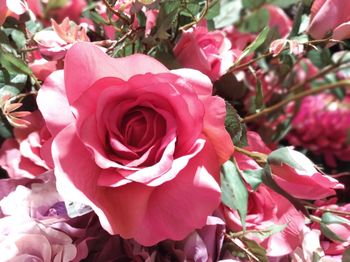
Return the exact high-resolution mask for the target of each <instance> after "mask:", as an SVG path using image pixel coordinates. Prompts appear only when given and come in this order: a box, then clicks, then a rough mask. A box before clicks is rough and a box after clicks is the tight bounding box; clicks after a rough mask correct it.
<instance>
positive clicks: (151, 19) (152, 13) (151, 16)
mask: <svg viewBox="0 0 350 262" xmlns="http://www.w3.org/2000/svg"><path fill="white" fill-rule="evenodd" d="M158 13H159V10H157V9H151V10H147V11H146V12H145V15H146V19H147V20H146V28H145V34H146V35H149V34H150V33H151V30H152V28H153V27H154V26H155V25H156V20H157V16H158Z"/></svg>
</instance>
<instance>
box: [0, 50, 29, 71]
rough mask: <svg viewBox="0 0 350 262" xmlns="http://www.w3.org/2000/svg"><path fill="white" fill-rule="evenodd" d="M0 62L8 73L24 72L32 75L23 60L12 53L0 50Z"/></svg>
mask: <svg viewBox="0 0 350 262" xmlns="http://www.w3.org/2000/svg"><path fill="white" fill-rule="evenodd" d="M0 63H1V64H2V66H3V67H5V68H6V69H7V70H8V71H9V72H10V73H24V74H26V75H32V70H31V69H30V68H29V67H28V65H27V64H26V63H24V62H23V60H21V59H19V58H17V57H15V56H14V55H13V54H10V53H4V52H2V51H0Z"/></svg>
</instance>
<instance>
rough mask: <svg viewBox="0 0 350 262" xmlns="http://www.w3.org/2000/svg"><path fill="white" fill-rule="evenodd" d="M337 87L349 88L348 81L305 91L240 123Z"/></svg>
mask: <svg viewBox="0 0 350 262" xmlns="http://www.w3.org/2000/svg"><path fill="white" fill-rule="evenodd" d="M339 87H347V88H349V87H350V80H342V81H339V82H336V83H332V84H326V85H322V86H320V87H319V88H315V89H310V90H306V91H304V92H301V93H298V94H296V95H294V96H292V97H289V98H287V99H284V100H282V101H280V102H279V103H277V104H275V105H273V106H270V107H266V108H265V109H263V110H261V111H260V112H258V113H255V114H253V115H250V116H246V117H245V118H243V119H242V120H241V122H250V121H252V120H255V119H257V118H259V117H261V116H263V115H266V114H269V113H271V112H274V111H276V110H278V109H280V108H282V107H283V106H285V105H287V104H288V103H290V102H292V101H297V100H299V99H301V98H303V97H306V96H309V95H314V94H318V93H320V92H323V91H326V90H331V89H336V88H339Z"/></svg>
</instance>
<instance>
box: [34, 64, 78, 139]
mask: <svg viewBox="0 0 350 262" xmlns="http://www.w3.org/2000/svg"><path fill="white" fill-rule="evenodd" d="M37 104H38V107H39V109H40V112H41V113H42V115H43V117H44V118H45V122H46V126H47V128H48V129H49V131H50V133H51V135H52V136H54V135H56V134H57V133H58V132H59V131H60V130H61V129H63V128H64V127H65V126H67V125H69V124H70V123H72V122H74V121H75V118H74V117H73V114H72V112H71V109H70V107H69V104H68V101H67V97H66V92H65V89H64V75H63V71H62V70H60V71H56V72H54V73H52V74H51V75H50V76H49V77H47V79H46V80H45V82H44V84H43V85H42V87H41V88H40V90H39V92H38V96H37Z"/></svg>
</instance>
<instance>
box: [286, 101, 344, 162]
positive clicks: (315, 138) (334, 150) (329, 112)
mask: <svg viewBox="0 0 350 262" xmlns="http://www.w3.org/2000/svg"><path fill="white" fill-rule="evenodd" d="M349 102H350V96H349V95H347V96H346V97H345V98H344V100H343V101H339V100H338V99H337V98H335V96H334V95H331V94H319V95H315V96H308V97H306V98H304V99H303V101H302V102H301V106H300V109H299V112H298V114H297V115H296V117H295V118H294V119H293V122H292V126H293V128H292V130H291V132H290V133H289V134H288V136H287V139H288V142H289V143H290V144H292V145H295V146H302V147H304V148H306V149H308V150H310V151H312V152H313V153H315V154H322V155H323V156H324V157H325V160H326V162H327V164H328V165H330V166H336V161H335V159H340V160H344V161H348V160H350V145H349V144H348V142H347V141H348V132H349V128H350V109H349Z"/></svg>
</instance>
